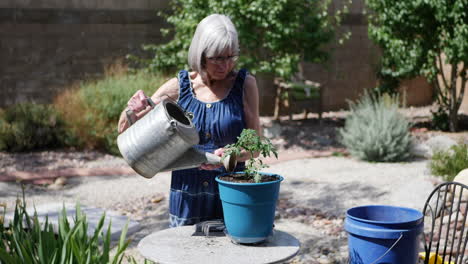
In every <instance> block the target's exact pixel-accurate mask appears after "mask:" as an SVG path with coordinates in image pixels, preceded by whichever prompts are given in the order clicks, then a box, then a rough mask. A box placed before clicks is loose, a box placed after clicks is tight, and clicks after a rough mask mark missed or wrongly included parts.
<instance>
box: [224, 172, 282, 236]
mask: <svg viewBox="0 0 468 264" xmlns="http://www.w3.org/2000/svg"><path fill="white" fill-rule="evenodd" d="M262 174H264V175H271V176H276V177H277V178H278V179H277V180H276V181H271V182H262V183H235V182H228V181H223V180H220V179H219V177H222V176H224V175H226V174H222V175H220V176H218V177H216V181H217V182H218V185H219V195H220V198H221V202H222V205H223V214H224V224H225V226H226V229H227V233H228V235H229V237H230V238H231V239H232V240H233V241H234V242H236V243H245V244H251V243H258V242H261V241H264V240H265V239H267V238H268V236H269V235H270V234H271V232H272V230H273V221H274V219H275V209H276V201H277V200H278V194H279V189H280V183H281V181H282V180H283V177H281V176H280V175H277V174H270V173H262Z"/></svg>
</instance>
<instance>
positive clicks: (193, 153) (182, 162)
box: [162, 148, 237, 172]
mask: <svg viewBox="0 0 468 264" xmlns="http://www.w3.org/2000/svg"><path fill="white" fill-rule="evenodd" d="M203 163H205V164H213V165H218V164H222V165H223V166H224V167H225V168H226V171H228V172H231V171H234V168H235V167H236V165H237V161H236V157H235V156H227V157H226V158H225V159H224V160H223V161H222V160H221V157H219V156H217V155H215V154H212V153H209V152H202V151H199V150H197V149H195V148H190V149H189V150H188V151H187V152H185V153H184V154H183V155H182V156H180V157H179V158H178V159H176V160H175V161H173V162H172V163H171V164H169V165H168V166H166V167H165V168H164V169H162V171H174V170H182V169H190V168H196V167H199V166H200V165H201V164H203Z"/></svg>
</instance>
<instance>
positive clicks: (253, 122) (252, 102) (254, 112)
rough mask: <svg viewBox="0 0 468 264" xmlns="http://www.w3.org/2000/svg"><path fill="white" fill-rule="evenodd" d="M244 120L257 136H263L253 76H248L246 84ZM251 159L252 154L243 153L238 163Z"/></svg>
mask: <svg viewBox="0 0 468 264" xmlns="http://www.w3.org/2000/svg"><path fill="white" fill-rule="evenodd" d="M243 101H244V119H245V125H246V128H248V129H253V130H255V131H257V135H259V136H261V135H262V129H261V126H260V111H259V96H258V87H257V80H256V79H255V77H254V76H252V75H250V74H249V75H247V77H246V79H245V82H244V95H243ZM258 155H259V153H258V152H257V153H255V154H254V157H255V158H256V157H258ZM249 158H250V153H248V152H246V151H242V152H241V155H240V157H238V158H237V160H238V161H246V160H248V159H249Z"/></svg>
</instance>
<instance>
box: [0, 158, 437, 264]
mask: <svg viewBox="0 0 468 264" xmlns="http://www.w3.org/2000/svg"><path fill="white" fill-rule="evenodd" d="M266 171H269V172H275V173H278V174H281V175H283V176H284V177H285V180H284V182H283V183H282V185H281V194H280V199H279V203H278V207H277V208H278V209H277V220H276V222H275V225H276V228H277V229H279V230H283V231H286V232H289V233H291V234H292V235H294V236H296V237H297V238H298V239H299V240H300V241H301V244H302V248H301V252H300V254H299V255H298V256H296V257H295V258H294V259H293V260H291V261H290V263H345V259H346V257H347V241H346V233H345V232H344V230H343V221H344V216H345V212H346V209H348V208H350V207H353V206H358V205H365V204H388V205H396V206H407V207H413V208H417V209H421V208H422V206H423V205H424V202H425V199H426V197H427V196H428V195H429V193H430V191H431V190H432V188H433V179H432V178H431V177H430V176H429V175H428V171H427V161H424V160H421V161H413V162H408V163H392V164H388V163H387V164H383V163H366V162H361V161H356V160H353V159H351V158H345V157H329V158H314V159H304V160H294V161H288V162H281V163H277V164H274V165H272V166H271V167H270V168H268V169H266ZM169 184H170V175H169V174H168V173H161V174H159V175H156V176H155V177H154V178H152V179H145V178H143V177H140V176H137V175H133V176H125V177H120V176H95V177H80V178H70V179H67V181H66V182H65V183H64V184H63V186H61V187H59V188H54V189H51V188H50V187H47V186H35V185H27V187H26V197H27V202H28V203H29V204H35V205H40V204H43V203H48V202H57V201H63V202H71V203H75V202H80V203H81V204H83V205H87V206H93V207H100V208H105V209H108V210H114V211H118V212H121V213H122V214H125V215H128V216H129V217H131V218H132V219H134V220H137V221H139V222H140V224H141V226H142V229H141V230H140V231H139V232H137V233H135V234H133V235H132V236H131V238H132V239H133V241H134V242H133V243H132V244H131V247H130V249H129V251H128V253H129V254H131V255H133V256H136V257H137V259H139V260H141V259H140V258H139V255H138V252H137V251H136V245H137V243H138V241H139V240H141V238H143V237H144V236H146V235H148V234H150V233H151V232H154V231H156V230H161V229H164V228H167V226H168V221H167V219H168V215H167V210H168V190H169ZM20 192H21V187H20V186H19V184H18V183H0V201H2V202H5V201H6V202H7V204H8V207H9V208H12V206H13V204H14V201H15V199H16V197H17V195H18V194H19V193H20Z"/></svg>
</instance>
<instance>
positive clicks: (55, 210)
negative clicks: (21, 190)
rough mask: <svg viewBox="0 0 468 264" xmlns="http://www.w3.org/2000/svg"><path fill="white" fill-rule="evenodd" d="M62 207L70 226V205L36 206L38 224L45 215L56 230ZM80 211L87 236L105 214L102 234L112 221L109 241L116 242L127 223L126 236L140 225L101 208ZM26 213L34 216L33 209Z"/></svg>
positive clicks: (73, 207) (9, 216)
mask: <svg viewBox="0 0 468 264" xmlns="http://www.w3.org/2000/svg"><path fill="white" fill-rule="evenodd" d="M63 207H65V210H66V213H67V219H68V221H69V222H70V224H72V223H73V221H74V220H73V219H74V218H75V216H76V214H75V210H76V205H75V204H72V203H65V204H63V203H48V204H43V205H40V206H36V212H37V215H38V218H39V222H40V223H41V224H43V223H44V222H45V218H46V215H47V216H48V220H49V223H51V224H52V225H53V227H54V230H58V220H59V215H60V214H61V212H62V209H63ZM81 211H82V212H83V213H84V214H85V215H86V218H87V220H88V236H92V235H93V234H94V231H95V229H96V227H97V225H98V223H99V220H100V219H101V217H102V215H103V214H104V213H105V214H106V218H105V220H104V228H103V231H104V233H107V227H108V226H109V221H112V225H111V239H112V240H118V239H119V238H120V234H121V233H122V229H123V228H124V227H125V225H126V224H127V221H128V231H127V236H129V235H131V234H133V233H135V232H136V231H138V230H139V229H140V224H139V223H138V222H136V221H133V220H130V221H129V218H128V217H127V216H124V215H121V214H119V213H117V212H113V211H106V210H104V209H102V208H94V207H88V206H81ZM27 212H28V214H29V215H31V216H32V215H33V214H34V208H33V207H31V208H30V207H28V209H27ZM5 219H6V221H5V224H8V223H9V222H10V221H12V220H13V213H9V214H7V215H6V216H5Z"/></svg>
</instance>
